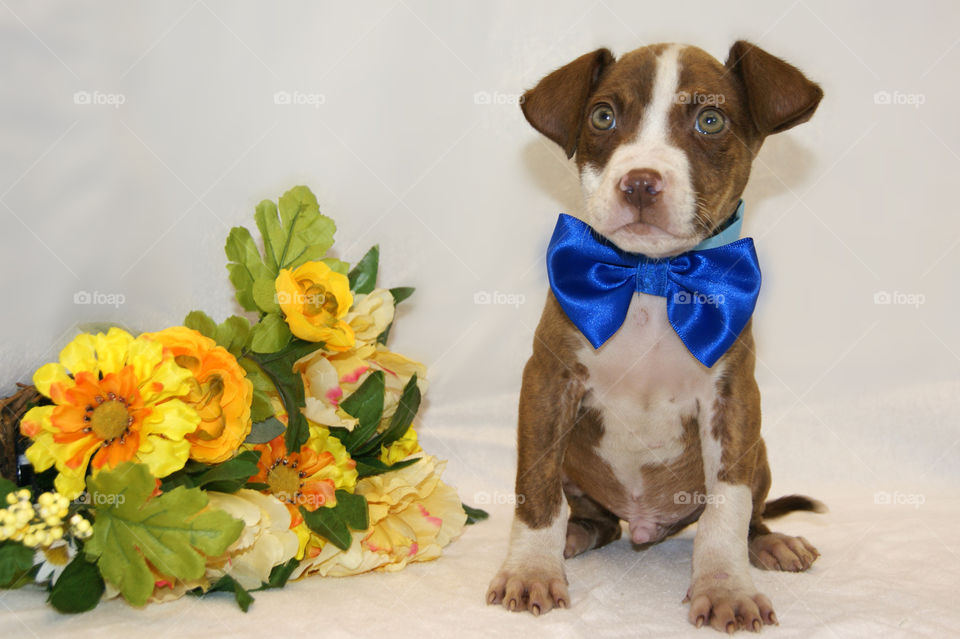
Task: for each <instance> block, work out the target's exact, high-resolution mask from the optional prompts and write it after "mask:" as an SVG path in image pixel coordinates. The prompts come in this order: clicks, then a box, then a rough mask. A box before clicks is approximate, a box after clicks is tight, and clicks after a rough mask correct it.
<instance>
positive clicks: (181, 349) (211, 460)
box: [144, 326, 253, 464]
mask: <svg viewBox="0 0 960 639" xmlns="http://www.w3.org/2000/svg"><path fill="white" fill-rule="evenodd" d="M144 337H146V338H148V339H152V340H154V341H157V342H160V344H162V345H163V352H164V354H167V353H169V354H170V355H171V356H173V358H174V361H176V363H177V364H178V365H179V366H181V367H183V368H185V369H187V370H189V371H190V373H191V374H192V375H193V378H192V379H190V380H189V383H190V392H189V394H187V395H184V396H182V397H181V399H182V400H183V401H184V402H185V403H186V404H187V405H188V406H192V407H193V408H194V409H195V410H196V411H197V412H198V413H199V414H200V426H198V427H197V430H196V431H194V432H193V433H191V434H189V435H187V436H186V439H187V440H188V441H189V442H190V457H191V458H192V459H195V460H197V461H201V462H204V463H207V464H217V463H220V462H223V461H226V460H228V459H230V458H231V457H232V456H233V454H234V452H235V451H236V450H237V448H238V447H239V446H240V444H242V443H243V440H244V439H246V438H247V435H249V434H250V426H251V424H250V401H251V399H252V397H253V384H251V383H250V380H248V379H247V374H246V372H245V371H244V370H243V368H241V366H240V364H238V363H237V360H236V358H235V357H234V356H233V355H231V354H230V353H229V351H227V350H226V349H225V348H223V347H222V346H217V344H216V342H214V341H213V340H212V339H210V338H208V337H204V336H203V335H201V334H200V333H198V332H197V331H195V330H193V329H190V328H186V327H184V326H174V327H172V328H168V329H165V330H162V331H160V332H158V333H148V334H146V335H144Z"/></svg>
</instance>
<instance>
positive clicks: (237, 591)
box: [199, 575, 253, 612]
mask: <svg viewBox="0 0 960 639" xmlns="http://www.w3.org/2000/svg"><path fill="white" fill-rule="evenodd" d="M207 592H232V593H233V598H234V599H235V600H236V602H237V606H239V607H240V610H242V611H243V612H247V611H248V610H250V604H252V603H253V595H251V594H250V593H249V592H247V589H246V588H244V587H243V586H241V585H240V583H239V582H238V581H237V580H236V579H234V578H233V577H231V576H230V575H224V576H223V577H220V579H218V580H217V583H215V584H213V585H212V586H210V590H208V591H207ZM199 594H203V593H202V591H201V592H200V593H199Z"/></svg>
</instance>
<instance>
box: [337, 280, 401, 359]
mask: <svg viewBox="0 0 960 639" xmlns="http://www.w3.org/2000/svg"><path fill="white" fill-rule="evenodd" d="M393 315H394V303H393V295H392V294H391V293H390V291H388V290H387V289H384V288H378V289H374V290H373V291H370V293H368V294H366V295H357V296H356V297H355V298H354V300H353V306H352V307H351V308H350V312H349V313H347V314H346V315H345V316H344V318H343V321H345V322H346V323H347V324H349V325H350V328H352V329H353V334H354V335H355V336H356V338H357V344H358V345H364V344H373V343H374V342H376V341H377V338H378V337H379V336H380V334H381V333H383V331H385V330H387V327H388V326H390V323H391V322H392V321H393Z"/></svg>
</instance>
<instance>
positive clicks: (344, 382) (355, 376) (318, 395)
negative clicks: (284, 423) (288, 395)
mask: <svg viewBox="0 0 960 639" xmlns="http://www.w3.org/2000/svg"><path fill="white" fill-rule="evenodd" d="M294 370H297V371H300V373H301V374H302V375H303V385H304V391H305V393H306V405H305V407H304V410H303V414H304V415H305V416H306V417H307V419H309V420H310V421H313V422H316V423H317V424H321V425H323V426H340V427H342V428H346V429H348V430H353V428H354V427H355V426H356V425H357V420H356V419H355V418H353V417H351V416H350V415H348V414H347V413H346V412H344V411H343V409H341V408H340V402H341V401H342V400H343V399H344V398H346V397H349V396H350V395H351V394H352V393H353V392H354V391H355V390H357V388H359V387H360V385H361V384H362V383H363V382H364V381H365V380H366V379H367V377H369V376H370V375H371V374H372V373H373V372H374V371H378V370H380V371H383V373H384V385H385V389H386V395H385V397H384V405H383V417H382V419H381V430H382V429H383V428H386V426H387V425H388V424H389V423H390V418H391V417H393V414H394V413H395V412H396V410H397V404H398V403H399V402H400V396H401V395H402V394H403V387H404V386H406V384H407V382H409V381H410V378H411V377H412V376H413V375H414V374H416V376H417V387H418V388H419V389H420V392H421V393H425V392H426V390H427V367H426V366H424V365H423V364H421V363H420V362H416V361H413V360H411V359H408V358H406V357H404V356H403V355H398V354H397V353H394V352H391V351H390V350H389V349H387V348H386V347H384V346H382V345H373V344H368V345H365V346H361V347H359V348H357V349H354V350H351V351H347V352H345V353H329V352H324V351H322V350H321V351H316V352H314V353H311V354H310V355H307V356H306V357H304V358H303V359H300V360H298V361H297V363H296V364H294Z"/></svg>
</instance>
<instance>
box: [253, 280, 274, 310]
mask: <svg viewBox="0 0 960 639" xmlns="http://www.w3.org/2000/svg"><path fill="white" fill-rule="evenodd" d="M252 291H253V301H254V302H255V303H256V305H257V308H259V309H260V310H261V311H263V312H264V313H279V312H280V304H278V303H277V287H276V284H274V280H273V279H272V278H269V277H261V278H258V279H255V280H254V281H253V289H252Z"/></svg>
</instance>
